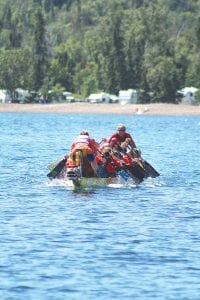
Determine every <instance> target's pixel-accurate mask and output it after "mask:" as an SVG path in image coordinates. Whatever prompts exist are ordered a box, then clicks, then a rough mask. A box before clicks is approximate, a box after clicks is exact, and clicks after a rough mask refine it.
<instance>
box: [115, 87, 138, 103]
mask: <svg viewBox="0 0 200 300" xmlns="http://www.w3.org/2000/svg"><path fill="white" fill-rule="evenodd" d="M137 102H138V93H137V91H136V90H133V89H128V90H121V91H119V103H120V104H130V103H137Z"/></svg>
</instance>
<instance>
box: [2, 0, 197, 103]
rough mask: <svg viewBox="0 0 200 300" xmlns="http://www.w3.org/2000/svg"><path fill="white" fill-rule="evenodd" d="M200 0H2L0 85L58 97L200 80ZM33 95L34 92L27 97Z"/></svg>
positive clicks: (165, 89) (153, 90)
mask: <svg viewBox="0 0 200 300" xmlns="http://www.w3.org/2000/svg"><path fill="white" fill-rule="evenodd" d="M199 71H200V0H0V89H6V90H9V91H10V92H11V93H12V94H13V95H14V93H15V90H16V88H22V89H25V90H29V91H34V92H36V93H40V94H41V95H42V96H43V97H47V96H48V91H50V90H51V91H53V92H54V94H55V95H57V97H58V98H59V95H61V94H62V93H63V92H64V91H69V92H72V93H73V94H76V95H77V97H79V98H82V99H84V98H85V97H86V96H87V95H89V94H90V93H94V92H98V91H105V92H107V93H111V94H116V95H117V94H118V92H119V90H123V89H129V88H134V89H137V90H138V91H140V103H153V102H171V103H176V102H177V90H180V89H181V88H183V87H185V86H194V87H197V88H200V76H199V74H200V72H199ZM29 101H32V99H29Z"/></svg>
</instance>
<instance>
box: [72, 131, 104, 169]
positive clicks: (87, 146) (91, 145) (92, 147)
mask: <svg viewBox="0 0 200 300" xmlns="http://www.w3.org/2000/svg"><path fill="white" fill-rule="evenodd" d="M98 146H99V144H98V143H97V142H96V141H95V140H94V139H92V138H91V137H90V136H89V133H88V132H87V131H85V130H83V131H81V133H80V134H79V135H78V136H77V137H76V138H75V139H74V141H73V142H72V145H71V152H70V156H69V159H68V161H67V166H68V167H70V163H71V161H70V160H71V159H73V157H74V155H75V153H76V151H78V150H82V151H84V152H85V153H86V156H87V159H88V161H89V162H90V164H91V167H92V169H93V171H94V173H95V174H96V173H97V163H96V161H95V155H96V150H97V148H98ZM72 163H73V162H72Z"/></svg>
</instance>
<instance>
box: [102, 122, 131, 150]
mask: <svg viewBox="0 0 200 300" xmlns="http://www.w3.org/2000/svg"><path fill="white" fill-rule="evenodd" d="M108 143H109V144H110V146H111V147H112V148H115V147H117V146H121V144H122V143H126V144H127V146H128V145H129V146H130V147H131V148H132V149H134V148H137V147H136V144H135V142H134V140H133V138H132V136H131V135H130V133H128V132H126V126H125V125H124V124H119V125H118V126H117V131H116V132H115V133H113V134H112V135H111V136H110V138H109V139H108Z"/></svg>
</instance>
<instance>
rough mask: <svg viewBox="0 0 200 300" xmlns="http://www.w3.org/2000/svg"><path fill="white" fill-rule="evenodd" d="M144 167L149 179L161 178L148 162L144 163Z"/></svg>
mask: <svg viewBox="0 0 200 300" xmlns="http://www.w3.org/2000/svg"><path fill="white" fill-rule="evenodd" d="M143 165H144V169H145V171H146V174H147V177H152V178H155V177H158V176H160V174H159V173H158V172H157V171H156V170H155V169H154V168H153V167H152V165H150V163H148V162H147V161H146V160H145V161H144V162H143Z"/></svg>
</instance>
